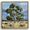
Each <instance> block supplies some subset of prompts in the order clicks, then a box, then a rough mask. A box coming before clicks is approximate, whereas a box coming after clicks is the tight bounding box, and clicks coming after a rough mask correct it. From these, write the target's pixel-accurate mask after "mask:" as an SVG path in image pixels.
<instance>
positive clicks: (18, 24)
mask: <svg viewBox="0 0 30 30" xmlns="http://www.w3.org/2000/svg"><path fill="white" fill-rule="evenodd" d="M2 28H4V29H17V28H18V29H20V28H28V21H15V22H14V21H2Z"/></svg>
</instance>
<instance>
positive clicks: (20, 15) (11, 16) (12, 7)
mask: <svg viewBox="0 0 30 30" xmlns="http://www.w3.org/2000/svg"><path fill="white" fill-rule="evenodd" d="M14 7H15V8H16V9H14ZM18 10H20V12H21V11H22V10H23V9H22V8H19V6H15V5H14V4H11V5H10V7H9V8H8V9H7V10H6V12H7V13H9V14H10V16H7V17H6V18H7V20H12V18H13V15H12V11H16V16H17V18H18V20H21V19H23V16H24V15H23V14H21V13H20V14H19V13H17V12H18ZM18 14H19V15H18Z"/></svg>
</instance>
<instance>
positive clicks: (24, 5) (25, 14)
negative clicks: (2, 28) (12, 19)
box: [2, 3, 27, 20]
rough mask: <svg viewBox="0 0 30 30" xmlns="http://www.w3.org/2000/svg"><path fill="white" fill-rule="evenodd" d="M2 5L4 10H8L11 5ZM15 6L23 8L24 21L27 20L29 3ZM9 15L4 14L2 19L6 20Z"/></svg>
mask: <svg viewBox="0 0 30 30" xmlns="http://www.w3.org/2000/svg"><path fill="white" fill-rule="evenodd" d="M2 5H3V9H4V10H6V9H7V8H9V6H10V5H11V3H3V4H2ZM15 5H17V6H19V7H22V8H23V14H24V19H27V3H15ZM8 15H9V14H7V13H6V12H3V16H2V18H3V19H5V20H6V16H8Z"/></svg>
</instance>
